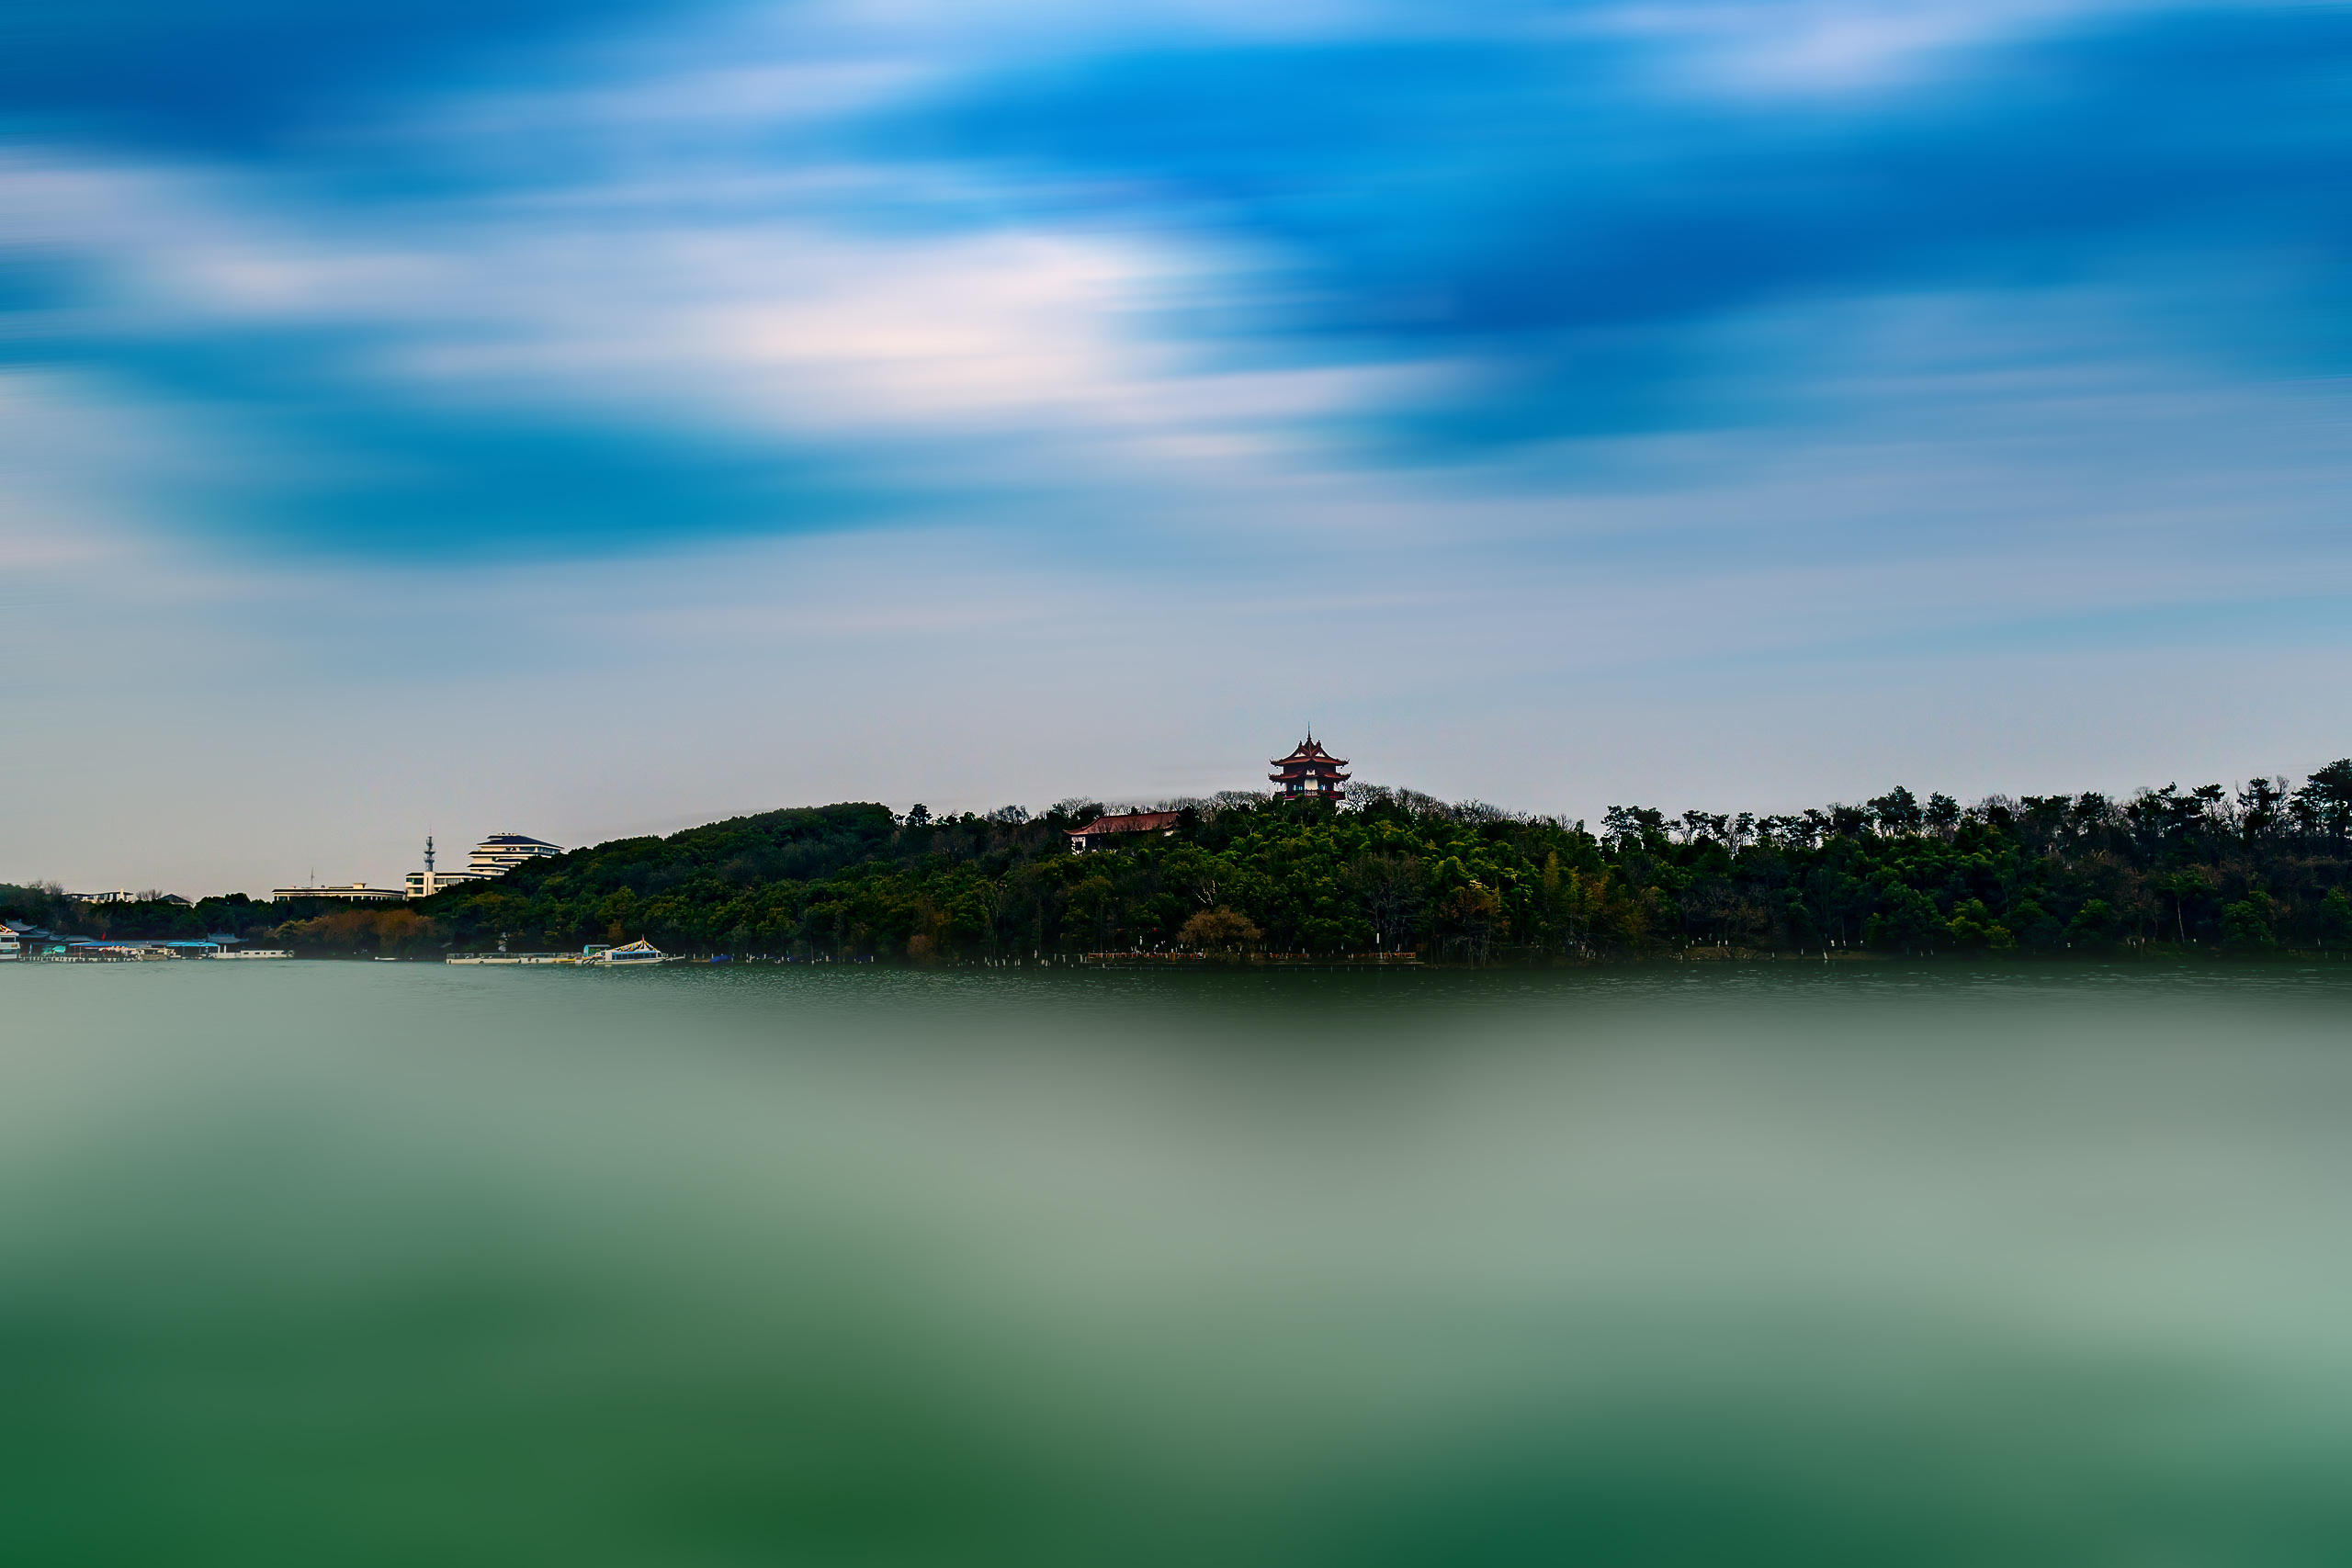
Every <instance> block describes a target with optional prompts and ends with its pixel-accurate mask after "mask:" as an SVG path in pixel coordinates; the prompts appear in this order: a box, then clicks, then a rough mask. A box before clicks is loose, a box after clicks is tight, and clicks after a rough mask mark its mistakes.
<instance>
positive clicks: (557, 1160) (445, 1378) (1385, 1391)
mask: <svg viewBox="0 0 2352 1568" xmlns="http://www.w3.org/2000/svg"><path fill="white" fill-rule="evenodd" d="M2347 1023H2352V985H2347V984H2346V983H2344V982H2343V981H2341V980H2338V979H2336V978H2334V977H2332V976H2328V975H2324V974H2316V973H2292V972H2267V973H2262V974H2239V975H2225V974H2211V975H2194V974H2174V975H2131V974H2098V973H2091V972H2075V973H2072V974H2066V975H2061V976H2035V975H2032V974H2030V973H2027V972H2022V971H2006V972H2000V973H1996V974H1991V975H1986V976H1964V975H1954V974H1950V973H1944V974H1939V975H1932V976H1930V975H1919V974H1908V975H1906V974H1904V973H1901V972H1895V971H1888V970H1872V971H1871V972H1868V973H1853V972H1849V971H1847V970H1840V971H1838V972H1835V973H1822V972H1815V971H1806V970H1795V971H1791V970H1781V971H1773V972H1760V973H1731V974H1714V973H1710V974H1701V975H1679V974H1678V975H1663V976H1659V975H1650V976H1577V977H1570V978H1562V979H1552V978H1548V977H1546V978H1537V979H1525V978H1511V977H1503V976H1452V977H1449V976H1287V977H1285V976H1258V977H1237V978H1230V979H1226V980H1217V979H1214V978H1209V977H1203V976H1172V977H1171V976H1065V975H1034V974H1033V975H1026V976H1023V975H1015V974H986V975H979V976H972V975H922V974H906V973H893V972H888V971H878V970H872V969H783V970H779V969H738V970H727V969H701V968H698V969H693V970H685V969H670V970H666V971H662V972H658V973H628V972H623V973H618V974H599V973H594V972H585V971H548V970H528V969H515V970H498V969H452V968H444V967H441V966H438V965H425V964H413V965H412V964H400V965H394V964H252V965H238V964H152V965H128V964H126V965H80V966H65V965H31V964H28V965H14V966H7V967H6V969H0V1548H5V1549H6V1555H7V1557H8V1559H9V1560H10V1561H14V1562H26V1563H40V1564H65V1563H100V1562H107V1563H141V1564H153V1563H164V1562H168V1563H173V1564H191V1563H199V1564H210V1563H223V1564H227V1563H233V1564H238V1565H240V1568H257V1565H264V1564H280V1563H283V1564H304V1565H315V1564H376V1563H383V1564H394V1563H398V1564H416V1563H433V1564H453V1565H458V1564H475V1563H481V1564H491V1563H496V1564H503V1565H509V1568H511V1565H514V1564H518V1563H561V1564H566V1565H579V1568H596V1565H603V1564H616V1565H617V1564H631V1565H635V1564H662V1565H673V1564H674V1565H697V1564H737V1563H743V1564H749V1563H815V1564H825V1563H860V1564H863V1563H893V1564H898V1563H910V1564H920V1563H967V1562H990V1563H994V1562H1008V1563H1023V1564H1046V1563H1086V1564H1130V1563H1163V1562H1164V1563H1187V1564H1189V1563H1204V1564H1211V1563H1213V1564H1220V1565H1224V1564H1252V1563H1269V1564H1273V1563H1281V1564H1320V1563H1334V1564H1338V1563H1347V1564H1358V1563H1363V1564H1390V1563H1395V1564H1406V1563H1413V1564H1420V1563H1428V1564H1441V1563H1442V1564H1485V1563H1555V1562H1592V1563H1644V1564H1647V1563H1658V1564H1666V1563H1675V1564H1686V1563H1738V1564H1754V1563H1805V1564H1844V1563H1854V1564H1862V1563H1869V1564H1886V1563H1936V1564H1941V1563H1951V1564H2004V1565H2016V1564H2037V1563H2052V1564H2059V1563H2064V1564H2085V1563H2114V1564H2132V1565H2140V1564H2147V1565H2156V1564H2204V1563H2212V1564H2231V1565H2245V1564H2266V1563H2281V1564H2285V1563H2312V1564H2317V1563H2342V1562H2346V1561H2352V1485H2347V1484H2346V1480H2345V1478H2346V1474H2347V1473H2352V1136H2348V1135H2347V1134H2352V1030H2347V1027H2346V1026H2347Z"/></svg>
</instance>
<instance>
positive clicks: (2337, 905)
mask: <svg viewBox="0 0 2352 1568" xmlns="http://www.w3.org/2000/svg"><path fill="white" fill-rule="evenodd" d="M2319 939H2320V941H2321V942H2324V943H2325V944H2326V946H2327V947H2328V948H2329V949H2330V950H2331V951H2337V952H2340V951H2342V950H2343V949H2345V948H2346V947H2352V898H2346V897H2345V896H2344V889H2343V888H2341V887H2332V888H2330V889H2328V894H2327V897H2324V898H2323V899H2321V900H2320V904H2319Z"/></svg>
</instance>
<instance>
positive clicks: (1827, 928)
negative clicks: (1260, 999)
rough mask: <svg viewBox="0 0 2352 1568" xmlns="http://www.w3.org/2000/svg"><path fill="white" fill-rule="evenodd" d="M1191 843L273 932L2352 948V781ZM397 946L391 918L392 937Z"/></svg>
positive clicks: (555, 884) (563, 878)
mask: <svg viewBox="0 0 2352 1568" xmlns="http://www.w3.org/2000/svg"><path fill="white" fill-rule="evenodd" d="M1160 808H1161V809H1172V810H1175V811H1177V812H1178V813H1179V814H1180V815H1179V817H1178V819H1177V824H1176V827H1175V829H1174V830H1173V831H1172V832H1170V833H1168V834H1166V835H1160V834H1156V833H1155V834H1136V835H1134V836H1132V837H1127V836H1118V837H1114V838H1112V839H1111V840H1109V842H1108V846H1107V847H1104V848H1102V849H1097V850H1092V851H1090V852H1086V853H1082V854H1079V853H1072V852H1069V849H1068V847H1067V840H1066V839H1065V836H1064V834H1065V830H1066V829H1071V828H1075V827H1078V826H1080V825H1082V824H1084V823H1085V822H1087V821H1089V820H1091V818H1093V817H1094V816H1095V815H1096V814H1097V813H1098V812H1099V811H1100V810H1101V809H1102V807H1100V805H1099V804H1098V803H1096V802H1093V801H1088V800H1080V799H1070V800H1066V801H1063V802H1060V803H1059V804H1057V806H1055V807H1052V808H1051V809H1048V810H1046V811H1044V812H1042V813H1038V814H1035V815H1034V816H1033V815H1032V814H1031V813H1029V812H1027V811H1025V810H1023V809H1022V808H1021V807H1004V808H1002V809H1000V810H998V811H994V812H989V813H988V814H986V815H984V816H983V815H978V814H970V813H967V814H963V815H958V816H952V817H951V816H939V817H934V816H933V815H932V814H931V813H929V812H927V811H926V810H924V809H923V808H922V807H914V808H913V809H912V810H910V811H909V812H907V813H905V814H903V815H899V814H894V813H893V812H891V811H890V809H889V808H888V807H883V806H879V805H872V804H851V805H841V806H830V807H809V808H797V809H791V810H784V811H772V812H764V813H762V814H759V815H757V816H752V817H743V818H734V819H732V820H730V821H726V822H718V823H713V824H710V825H708V826H706V827H701V828H695V829H688V830H686V831H684V832H681V833H676V834H673V835H670V836H669V837H666V838H642V839H628V840H618V841H616V842H613V843H607V844H601V845H597V846H595V847H594V848H590V849H582V850H574V851H572V852H570V853H568V854H564V855H560V856H554V857H550V858H548V859H546V860H542V861H537V862H534V863H529V864H526V865H524V866H521V867H518V868H516V869H515V871H513V872H511V873H509V874H507V875H506V876H505V877H503V878H502V879H500V880H499V881H496V882H492V883H479V884H471V885H468V886H463V887H459V888H456V889H453V890H451V891H448V892H446V893H443V894H440V895H438V896H436V897H434V898H432V899H428V900H424V901H421V902H419V903H417V904H413V905H411V906H409V909H410V910H412V911H413V912H414V913H415V914H417V915H419V916H421V917H423V919H424V920H425V921H428V922H429V925H428V926H424V927H418V926H414V925H411V924H408V923H406V922H403V923H402V928H401V931H398V932H392V931H383V932H381V933H380V934H379V935H377V936H375V937H372V938H371V936H370V935H369V932H368V930H367V929H365V928H367V927H368V920H367V919H361V918H359V912H357V911H345V912H343V913H342V914H339V915H335V916H329V917H324V918H312V919H306V920H303V921H298V922H292V923H290V924H288V925H285V926H281V927H279V928H278V931H277V934H278V937H279V939H280V940H283V941H286V942H288V943H289V944H291V945H295V946H297V947H302V946H306V945H310V946H315V947H319V948H331V947H345V948H350V947H357V948H365V947H367V946H368V945H369V943H370V942H371V941H375V942H384V943H390V942H398V944H399V945H401V946H402V947H404V948H407V949H409V950H412V951H422V950H424V949H426V948H428V947H434V946H435V945H436V944H437V945H441V946H447V945H454V946H456V947H458V948H460V949H475V948H482V947H488V946H492V945H495V943H496V942H497V941H498V940H499V939H500V937H501V936H502V935H503V936H504V937H505V939H506V940H507V941H508V942H510V944H512V945H516V946H522V947H537V948H544V949H549V950H555V949H562V948H571V947H577V946H580V945H582V944H584V943H587V942H627V941H633V940H635V939H637V938H639V937H644V938H647V939H650V941H652V942H654V943H655V944H656V945H658V946H661V947H662V948H664V949H666V950H669V951H672V952H677V953H735V954H752V953H757V954H766V955H773V956H779V957H793V958H804V959H812V960H816V959H833V960H856V959H873V960H880V961H909V960H911V961H915V962H980V961H988V962H999V963H1002V962H1026V961H1034V960H1035V959H1038V958H1042V957H1051V956H1056V955H1060V956H1068V955H1070V954H1074V953H1091V952H1111V951H1135V950H1145V951H1155V950H1157V951H1175V950H1184V949H1195V950H1201V951H1208V952H1222V953H1239V952H1244V951H1247V950H1250V949H1252V948H1255V949H1261V950H1264V951H1270V952H1278V953H1312V954H1338V953H1366V952H1371V951H1374V950H1384V951H1397V952H1415V953H1420V954H1421V955H1422V956H1423V957H1424V958H1426V959H1428V960H1430V961H1435V962H1449V963H1464V964H1497V963H1521V964H1524V963H1552V962H1560V961H1565V960H1591V959H1638V958H1645V957H1657V956H1664V955H1670V954H1673V953H1681V952H1686V951H1689V950H1691V949H1693V948H1704V949H1709V950H1713V951H1719V952H1726V953H1752V954H1759V955H1761V954H1797V953H1822V952H1849V953H1888V954H1915V955H1928V954H1954V953H2018V954H2030V955H2041V956H2064V955H2072V956H2078V957H2116V956H2134V955H2136V956H2159V955H2188V954H2195V955H2201V956H2233V957H2236V956H2244V957H2256V956H2264V955H2271V954H2279V953H2343V952H2345V951H2346V950H2347V949H2352V890H2347V867H2352V760H2347V761H2338V762H2334V763H2331V764H2329V765H2328V766H2327V767H2324V768H2322V769H2320V770H2319V771H2318V772H2316V773H2312V775H2310V776H2309V777H2308V778H2307V779H2305V780H2304V781H2303V782H2302V783H2301V784H2300V785H2290V784H2289V782H2288V781H2286V780H2283V779H2277V778H2267V779H2256V780H2254V781H2252V782H2250V783H2248V784H2244V785H2241V786H2237V787H2235V788H2230V787H2224V786H2222V785H2219V784H2207V785H2201V786H2198V787H2195V788H2189V789H2181V788H2178V787H2177V786H2174V785H2170V784H2167V785H2165V787H2163V788H2161V789H2150V790H2143V791H2141V792H2139V793H2138V794H2136V795H2131V796H2130V797H2128V798H2123V799H2110V798H2109V797H2107V796H2105V795H2098V794H2082V795H2023V796H2015V797H2012V796H2007V795H1995V796H1992V797H1989V798H1986V799H1985V800H1981V801H1978V802H1977V803H1975V804H1974V805H1973V806H1967V807H1962V805H1961V804H1960V803H1959V802H1958V801H1956V800H1955V799H1953V798H1952V797H1951V796H1949V795H1942V794H1930V795H1928V796H1927V798H1926V799H1924V800H1922V799H1920V798H1919V797H1918V796H1917V795H1913V794H1912V792H1911V791H1910V790H1908V789H1906V788H1897V789H1894V790H1890V791H1889V792H1887V793H1886V794H1885V795H1879V796H1877V797H1875V798H1872V799H1870V800H1866V801H1864V802H1862V803H1861V804H1860V805H1855V806H1848V805H1832V806H1828V807H1821V808H1818V809H1814V810H1807V811H1803V812H1797V813H1792V814H1786V815H1769V816H1756V815H1753V814H1750V813H1745V812H1743V813H1738V814H1736V815H1735V814H1717V813H1710V812H1707V811H1702V810H1690V811H1685V812H1683V813H1681V814H1680V815H1679V816H1677V817H1668V815H1667V814H1666V813H1665V812H1664V811H1662V810H1659V809H1657V808H1654V807H1611V808H1610V810H1609V811H1608V812H1607V813H1606V815H1605V816H1604V817H1603V818H1602V820H1601V822H1600V826H1599V828H1598V829H1597V830H1594V829H1589V827H1588V825H1587V824H1586V823H1585V822H1583V821H1569V820H1566V819H1564V818H1555V817H1535V816H1527V815H1522V814H1517V813H1512V812H1508V811H1504V810H1501V809H1499V808H1497V807H1491V806H1487V805H1485V804H1483V803H1480V802H1476V801H1470V802H1462V803H1451V804H1450V803H1447V802H1443V801H1440V800H1436V799H1433V798H1432V797H1430V796H1428V795H1421V794H1419V793H1417V792H1414V791H1411V790H1403V789H1387V788H1382V787H1379V786H1363V787H1358V788H1357V789H1355V790H1354V791H1353V792H1352V794H1351V798H1350V799H1349V800H1348V801H1347V802H1345V803H1344V804H1343V805H1340V806H1339V807H1333V806H1332V805H1330V804H1329V803H1326V802H1312V803H1310V802H1286V801H1280V800H1275V799H1272V798H1270V797H1267V796H1264V795H1252V794H1246V793H1230V794H1227V795H1217V796H1214V797H1211V798H1207V799H1195V800H1182V801H1175V802H1168V803H1163V805H1162V806H1161V807H1160ZM371 913H372V914H373V915H374V918H375V919H376V920H377V922H378V923H379V924H380V923H381V921H382V919H385V918H388V917H390V915H391V914H392V913H394V912H393V911H380V912H371Z"/></svg>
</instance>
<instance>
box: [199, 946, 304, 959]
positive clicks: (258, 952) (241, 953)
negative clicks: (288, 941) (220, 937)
mask: <svg viewBox="0 0 2352 1568" xmlns="http://www.w3.org/2000/svg"><path fill="white" fill-rule="evenodd" d="M205 956H206V957H208V958H291V957H293V956H294V954H293V952H292V951H291V950H290V949H288V948H283V947H241V948H239V949H237V950H236V951H235V952H234V953H229V952H221V953H206V954H205Z"/></svg>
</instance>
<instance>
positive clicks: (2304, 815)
mask: <svg viewBox="0 0 2352 1568" xmlns="http://www.w3.org/2000/svg"><path fill="white" fill-rule="evenodd" d="M2294 806H2295V816H2296V818H2297V820H2298V821H2299V822H2301V823H2305V824H2308V826H2307V827H2306V829H2305V831H2307V832H2311V833H2313V834H2315V835H2317V836H2321V837H2324V838H2330V839H2344V838H2352V757H2346V758H2340V759H2338V760H2337V761H2333V762H2330V763H2329V764H2328V765H2327V766H2325V767H2324V768H2322V769H2320V770H2319V771H2318V772H2316V773H2312V775H2311V777H2310V778H2309V779H2307V780H2306V781H2304V784H2303V787H2302V788H2301V789H2299V790H2297V791H2296V792H2295V795H2294Z"/></svg>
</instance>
